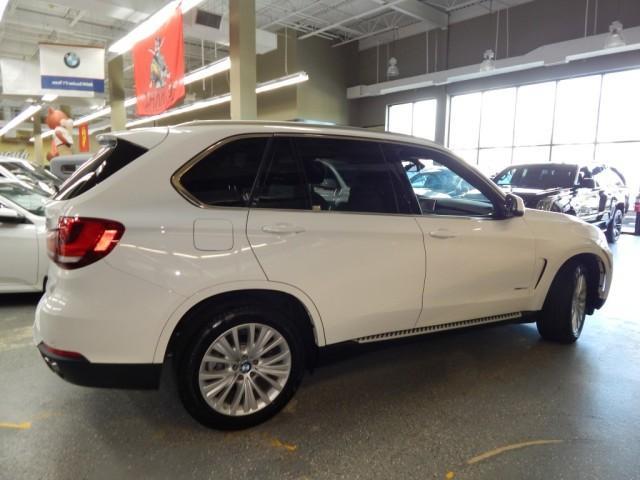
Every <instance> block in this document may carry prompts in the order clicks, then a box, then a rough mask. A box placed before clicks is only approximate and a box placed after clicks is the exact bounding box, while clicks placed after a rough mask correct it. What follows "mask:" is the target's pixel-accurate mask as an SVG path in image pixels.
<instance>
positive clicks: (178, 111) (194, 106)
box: [127, 93, 231, 128]
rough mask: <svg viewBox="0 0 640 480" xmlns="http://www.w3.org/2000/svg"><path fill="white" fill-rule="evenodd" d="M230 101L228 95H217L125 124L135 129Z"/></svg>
mask: <svg viewBox="0 0 640 480" xmlns="http://www.w3.org/2000/svg"><path fill="white" fill-rule="evenodd" d="M230 101H231V95H229V94H228V93H227V94H224V95H219V96H217V97H213V98H211V99H209V100H203V101H200V102H195V103H191V104H189V105H186V106H184V107H179V108H175V109H173V110H169V111H168V112H164V113H161V114H159V115H153V116H152V117H145V118H140V119H138V120H132V121H131V122H128V123H127V128H131V127H135V126H137V125H142V124H143V123H148V122H153V121H156V120H161V119H163V118H167V117H173V116H175V115H182V114H183V113H188V112H193V111H195V110H202V109H203V108H207V107H213V106H214V105H220V104H222V103H229V102H230Z"/></svg>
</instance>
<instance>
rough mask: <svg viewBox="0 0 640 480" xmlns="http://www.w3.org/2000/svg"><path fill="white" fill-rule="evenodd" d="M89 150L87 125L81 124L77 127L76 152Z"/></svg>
mask: <svg viewBox="0 0 640 480" xmlns="http://www.w3.org/2000/svg"><path fill="white" fill-rule="evenodd" d="M89 149H90V144H89V124H88V123H83V124H82V125H79V126H78V150H79V151H81V152H88V151H89Z"/></svg>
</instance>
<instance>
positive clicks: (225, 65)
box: [183, 57, 231, 85]
mask: <svg viewBox="0 0 640 480" xmlns="http://www.w3.org/2000/svg"><path fill="white" fill-rule="evenodd" d="M230 68H231V58H229V57H224V58H222V59H220V60H218V61H217V62H213V63H210V64H209V65H206V66H204V67H202V68H198V69H197V70H193V71H191V72H189V73H187V74H186V75H185V76H184V80H183V83H184V84H185V85H189V84H191V83H194V82H197V81H198V80H202V79H203V78H208V77H212V76H214V75H217V74H218V73H222V72H226V71H227V70H229V69H230Z"/></svg>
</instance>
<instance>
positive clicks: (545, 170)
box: [495, 164, 577, 190]
mask: <svg viewBox="0 0 640 480" xmlns="http://www.w3.org/2000/svg"><path fill="white" fill-rule="evenodd" d="M576 170H577V168H576V166H574V165H554V164H548V165H522V166H519V167H510V168H508V169H506V170H503V171H502V172H500V173H499V174H498V175H496V177H495V182H496V183H497V184H498V185H500V186H512V187H521V188H540V189H544V190H546V189H549V188H558V187H561V188H570V187H572V186H573V185H574V184H575V180H576Z"/></svg>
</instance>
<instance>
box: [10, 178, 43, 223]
mask: <svg viewBox="0 0 640 480" xmlns="http://www.w3.org/2000/svg"><path fill="white" fill-rule="evenodd" d="M3 198H6V199H8V200H10V201H12V202H13V203H15V204H17V205H20V206H21V207H22V208H24V209H25V210H27V211H28V212H31V213H33V214H34V215H38V216H41V217H42V216H44V207H45V204H46V202H47V197H45V196H44V195H40V194H39V193H37V192H36V191H35V190H33V189H30V188H27V187H23V186H22V185H19V184H17V183H0V202H1V201H2V199H3Z"/></svg>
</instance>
